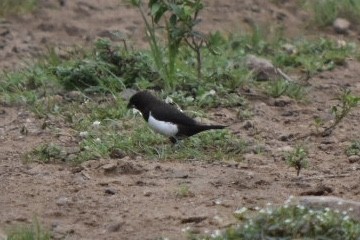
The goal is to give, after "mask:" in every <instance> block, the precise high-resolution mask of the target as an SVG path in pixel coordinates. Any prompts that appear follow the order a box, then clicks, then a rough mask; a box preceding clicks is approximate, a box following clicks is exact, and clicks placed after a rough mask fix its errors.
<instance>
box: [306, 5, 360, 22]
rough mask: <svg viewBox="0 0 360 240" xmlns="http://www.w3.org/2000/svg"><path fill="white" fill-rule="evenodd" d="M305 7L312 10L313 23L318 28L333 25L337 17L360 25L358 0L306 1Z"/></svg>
mask: <svg viewBox="0 0 360 240" xmlns="http://www.w3.org/2000/svg"><path fill="white" fill-rule="evenodd" d="M305 5H306V7H307V9H311V10H312V12H313V14H314V22H315V24H316V25H317V26H320V27H324V26H329V25H331V24H333V22H334V20H335V19H336V18H338V17H343V18H346V19H348V20H349V21H351V22H352V23H353V24H358V23H360V1H359V0H341V1H337V0H307V1H305Z"/></svg>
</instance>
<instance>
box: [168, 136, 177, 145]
mask: <svg viewBox="0 0 360 240" xmlns="http://www.w3.org/2000/svg"><path fill="white" fill-rule="evenodd" d="M169 139H170V142H171V143H172V144H176V143H177V139H176V138H175V137H169Z"/></svg>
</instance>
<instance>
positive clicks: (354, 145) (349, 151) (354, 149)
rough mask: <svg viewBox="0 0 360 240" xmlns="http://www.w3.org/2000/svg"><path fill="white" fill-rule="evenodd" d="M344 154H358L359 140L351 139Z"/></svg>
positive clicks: (359, 148)
mask: <svg viewBox="0 0 360 240" xmlns="http://www.w3.org/2000/svg"><path fill="white" fill-rule="evenodd" d="M346 155H348V156H352V155H360V140H356V141H352V143H351V145H350V146H349V147H348V148H347V149H346Z"/></svg>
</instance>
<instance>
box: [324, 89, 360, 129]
mask: <svg viewBox="0 0 360 240" xmlns="http://www.w3.org/2000/svg"><path fill="white" fill-rule="evenodd" d="M338 100H339V101H340V106H333V107H332V108H331V112H332V114H333V115H334V117H335V121H334V122H333V123H332V124H331V125H330V126H328V127H326V128H325V130H324V132H323V133H322V135H323V136H328V135H330V134H331V133H332V132H333V131H334V129H335V128H336V127H337V126H338V125H339V123H341V122H342V120H343V119H344V118H345V117H346V116H348V115H349V114H350V112H351V111H352V110H353V109H354V108H355V107H357V106H358V105H359V103H360V97H358V96H355V95H353V94H352V93H351V91H350V90H344V91H343V92H342V93H341V95H340V97H339V98H338Z"/></svg>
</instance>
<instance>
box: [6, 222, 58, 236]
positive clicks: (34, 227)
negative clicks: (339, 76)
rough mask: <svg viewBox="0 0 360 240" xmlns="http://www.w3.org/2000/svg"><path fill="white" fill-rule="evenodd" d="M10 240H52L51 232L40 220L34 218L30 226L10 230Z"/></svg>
mask: <svg viewBox="0 0 360 240" xmlns="http://www.w3.org/2000/svg"><path fill="white" fill-rule="evenodd" d="M6 239H8V240H32V239H36V240H50V239H52V238H51V234H50V233H49V232H48V231H46V230H45V229H44V228H43V227H42V226H41V225H40V223H39V222H38V220H36V219H35V220H34V221H33V223H32V224H31V225H29V226H18V227H15V228H12V229H10V230H9V231H8V236H7V238H6Z"/></svg>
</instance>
